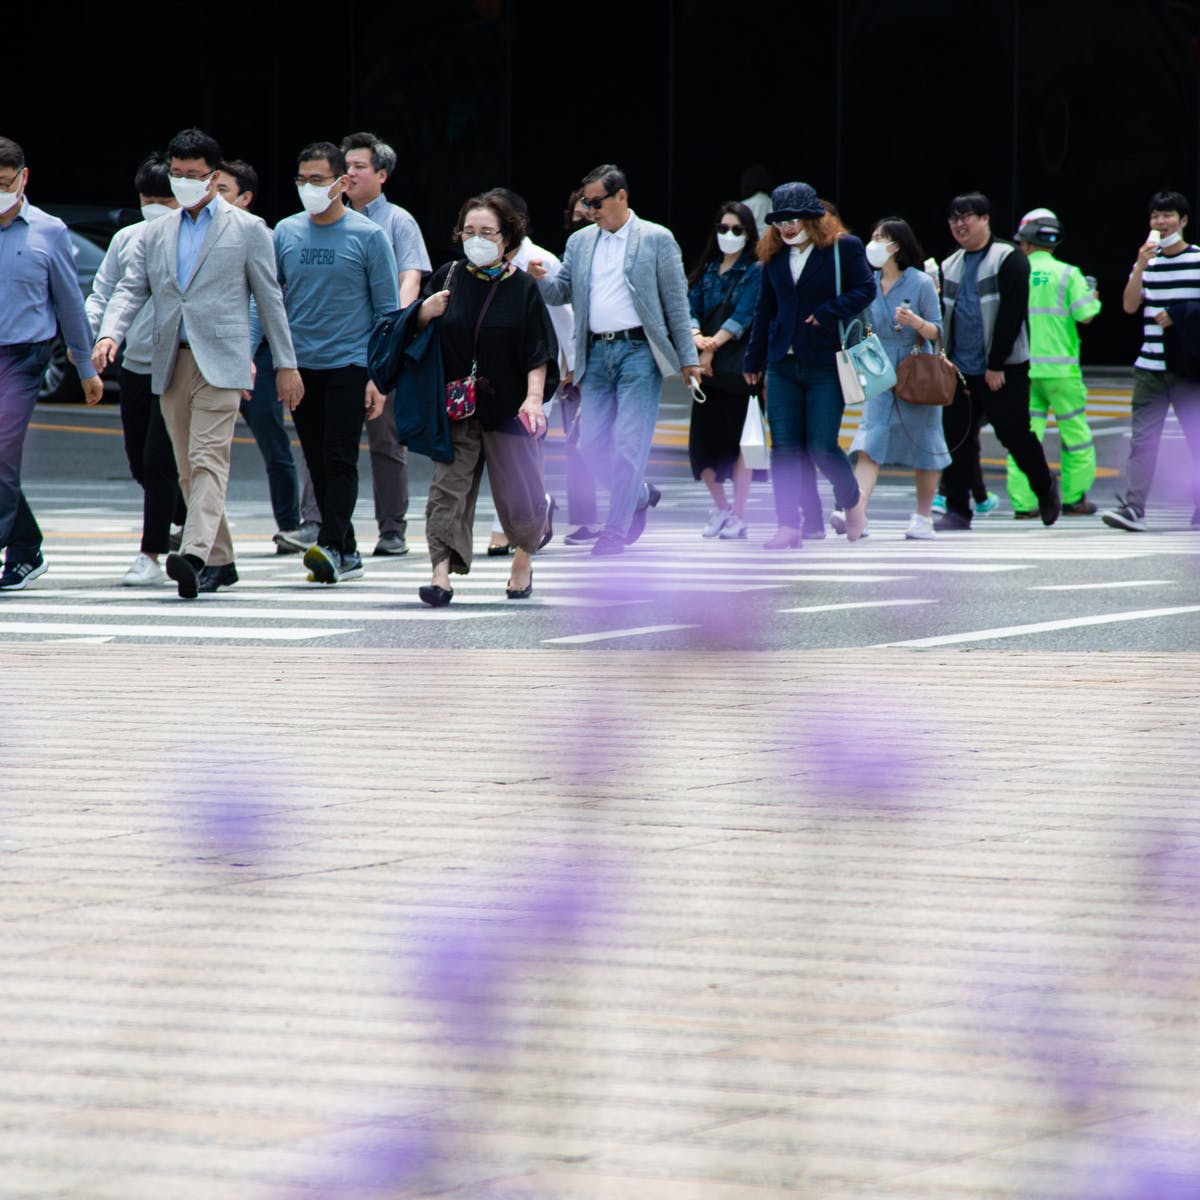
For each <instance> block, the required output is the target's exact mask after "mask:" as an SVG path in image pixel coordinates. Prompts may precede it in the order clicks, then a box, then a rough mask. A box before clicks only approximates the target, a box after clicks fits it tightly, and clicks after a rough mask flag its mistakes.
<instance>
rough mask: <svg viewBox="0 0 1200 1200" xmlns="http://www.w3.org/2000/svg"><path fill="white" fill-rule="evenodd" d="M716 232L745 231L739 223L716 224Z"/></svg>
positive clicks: (735, 232) (736, 232) (734, 232)
mask: <svg viewBox="0 0 1200 1200" xmlns="http://www.w3.org/2000/svg"><path fill="white" fill-rule="evenodd" d="M717 232H718V233H733V234H738V233H745V232H746V231H745V230H744V229H743V228H742V227H741V226H740V225H718V226H717Z"/></svg>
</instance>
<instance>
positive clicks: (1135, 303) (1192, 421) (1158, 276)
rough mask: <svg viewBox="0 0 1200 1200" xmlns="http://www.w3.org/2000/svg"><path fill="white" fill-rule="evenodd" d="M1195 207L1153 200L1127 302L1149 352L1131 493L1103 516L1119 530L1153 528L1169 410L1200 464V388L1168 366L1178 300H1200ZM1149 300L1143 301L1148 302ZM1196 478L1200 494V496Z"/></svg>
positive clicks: (1178, 200) (1176, 198)
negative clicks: (1149, 505) (1191, 215)
mask: <svg viewBox="0 0 1200 1200" xmlns="http://www.w3.org/2000/svg"><path fill="white" fill-rule="evenodd" d="M1188 211H1189V210H1188V202H1187V199H1186V198H1185V197H1184V196H1182V195H1181V194H1180V193H1179V192H1158V193H1156V194H1155V195H1154V196H1152V197H1151V198H1150V236H1149V238H1147V240H1146V242H1145V244H1144V245H1143V246H1142V248H1141V249H1140V250H1139V251H1138V256H1137V261H1136V262H1135V263H1134V264H1133V270H1132V271H1131V272H1130V275H1129V282H1128V283H1126V285H1125V292H1124V294H1123V295H1122V297H1121V303H1122V306H1123V307H1124V309H1125V311H1126V312H1127V313H1130V314H1133V313H1136V312H1137V310H1138V308H1139V306H1141V307H1142V312H1143V318H1142V319H1143V341H1142V351H1141V353H1140V354H1139V355H1138V357H1137V359H1136V360H1135V362H1134V364H1133V417H1132V428H1131V431H1130V432H1131V436H1132V443H1131V445H1130V448H1129V465H1128V467H1127V469H1126V476H1127V480H1128V482H1127V485H1126V491H1125V495H1124V496H1118V497H1117V499H1118V500H1119V501H1120V506H1119V507H1118V508H1115V509H1110V510H1109V511H1108V512H1106V513H1102V514H1101V517H1102V519H1103V521H1104V523H1105V524H1106V525H1111V526H1112V527H1113V528H1114V529H1128V530H1131V531H1134V532H1140V531H1141V530H1144V529H1145V528H1146V520H1145V517H1146V496H1147V494H1148V493H1149V491H1150V484H1151V483H1152V481H1153V479H1154V467H1155V464H1156V463H1157V461H1158V443H1159V441H1160V440H1161V438H1162V430H1163V424H1164V423H1165V421H1166V419H1167V409H1168V408H1171V407H1174V409H1175V416H1176V417H1177V418H1178V420H1179V423H1180V425H1182V426H1183V432H1184V436H1185V437H1186V438H1187V442H1188V447H1189V449H1190V450H1191V457H1192V462H1193V477H1194V476H1195V467H1196V464H1197V463H1200V383H1197V382H1196V381H1194V380H1188V379H1185V378H1184V376H1182V375H1181V374H1178V373H1177V372H1175V371H1172V370H1170V369H1169V368H1168V366H1167V352H1166V347H1165V345H1164V342H1163V331H1164V330H1165V329H1167V328H1169V327H1170V326H1171V324H1172V320H1171V315H1170V313H1169V312H1168V311H1167V309H1168V307H1169V306H1170V305H1171V304H1173V303H1178V302H1180V301H1185V300H1192V301H1200V246H1194V245H1192V244H1191V243H1189V242H1188V241H1187V240H1186V239H1185V238H1184V236H1183V231H1184V229H1185V228H1186V227H1187V223H1188ZM1143 302H1144V303H1143ZM1196 490H1197V489H1196V484H1195V479H1194V478H1193V493H1195V491H1196ZM1194 499H1195V511H1194V512H1193V513H1192V528H1193V529H1200V496H1196V497H1195V498H1194Z"/></svg>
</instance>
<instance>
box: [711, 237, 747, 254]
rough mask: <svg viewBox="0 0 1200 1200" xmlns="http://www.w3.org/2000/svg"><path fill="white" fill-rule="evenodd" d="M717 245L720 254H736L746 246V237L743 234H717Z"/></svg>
mask: <svg viewBox="0 0 1200 1200" xmlns="http://www.w3.org/2000/svg"><path fill="white" fill-rule="evenodd" d="M717 245H718V246H720V247H721V253H722V254H737V253H739V252H740V251H741V250H742V249H744V248H745V245H746V235H745V234H744V233H718V234H717Z"/></svg>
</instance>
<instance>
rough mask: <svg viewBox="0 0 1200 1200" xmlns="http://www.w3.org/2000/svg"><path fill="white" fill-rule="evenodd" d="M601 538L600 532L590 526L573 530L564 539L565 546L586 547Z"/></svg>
mask: <svg viewBox="0 0 1200 1200" xmlns="http://www.w3.org/2000/svg"><path fill="white" fill-rule="evenodd" d="M599 536H600V530H599V529H598V528H597V529H593V528H592V527H591V526H590V525H580V527H579V528H578V529H572V530H571V532H570V533H568V534H567V536H566V537H565V538H563V545H564V546H586V545H587V544H588V542H594V541H595V540H596V539H597V538H598V537H599Z"/></svg>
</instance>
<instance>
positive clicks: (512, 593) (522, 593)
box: [504, 542, 546, 600]
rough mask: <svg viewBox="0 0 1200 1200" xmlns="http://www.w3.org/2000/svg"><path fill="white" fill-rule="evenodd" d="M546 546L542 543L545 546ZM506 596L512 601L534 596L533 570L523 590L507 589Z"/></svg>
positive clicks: (505, 590) (530, 571)
mask: <svg viewBox="0 0 1200 1200" xmlns="http://www.w3.org/2000/svg"><path fill="white" fill-rule="evenodd" d="M545 544H546V543H545V542H543V543H542V545H543V546H544V545H545ZM504 594H505V595H506V596H507V597H508V598H509V599H510V600H528V599H529V597H530V596H532V595H533V568H532V567H530V568H529V582H528V583H527V584H526V585H525V586H524V587H523V588H514V587H506V588H505V589H504Z"/></svg>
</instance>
